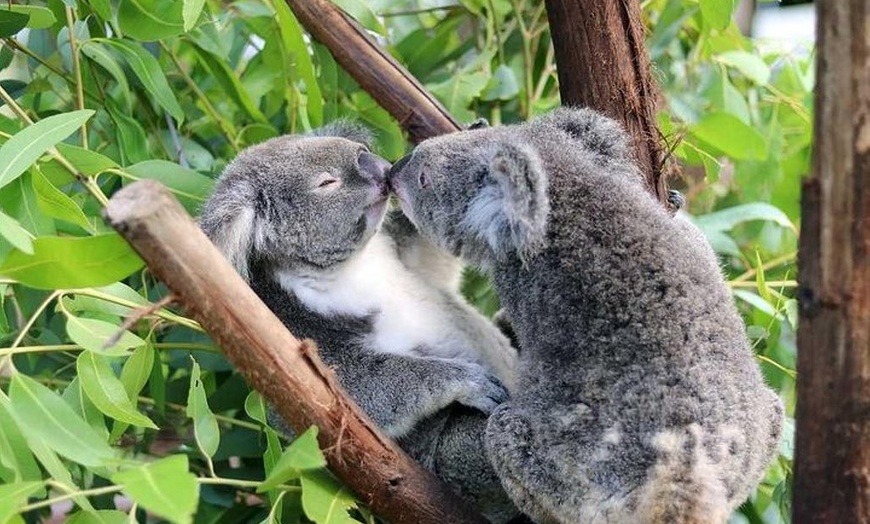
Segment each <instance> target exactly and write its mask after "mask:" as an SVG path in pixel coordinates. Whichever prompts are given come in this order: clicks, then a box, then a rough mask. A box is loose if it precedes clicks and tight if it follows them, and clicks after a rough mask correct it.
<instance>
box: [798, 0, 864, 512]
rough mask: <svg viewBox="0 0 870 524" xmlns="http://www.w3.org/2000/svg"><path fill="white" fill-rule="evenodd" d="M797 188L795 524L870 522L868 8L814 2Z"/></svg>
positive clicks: (845, 1)
mask: <svg viewBox="0 0 870 524" xmlns="http://www.w3.org/2000/svg"><path fill="white" fill-rule="evenodd" d="M818 6H819V12H818V47H819V54H818V74H817V78H818V87H817V90H816V103H815V107H816V117H815V118H816V120H815V153H814V160H813V171H814V173H813V176H812V178H810V179H808V180H807V181H806V182H805V183H804V186H803V201H802V204H801V206H802V207H801V213H802V217H803V218H802V221H803V225H802V231H801V238H800V255H799V260H798V262H799V267H800V292H799V299H800V330H799V331H798V406H797V450H796V458H795V485H794V522H795V523H796V524H810V523H812V524H824V523H831V524H840V523H847V522H848V523H850V524H861V523H864V524H867V523H870V1H868V0H829V1H827V2H821V3H819V4H818Z"/></svg>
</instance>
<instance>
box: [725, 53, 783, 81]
mask: <svg viewBox="0 0 870 524" xmlns="http://www.w3.org/2000/svg"><path fill="white" fill-rule="evenodd" d="M715 58H716V60H718V61H719V62H722V63H723V64H725V65H727V66H729V67H733V68H734V69H736V70H738V71H740V72H741V73H742V74H743V76H745V77H746V78H748V79H750V80H752V81H753V82H755V83H756V84H758V85H760V86H763V85H767V83H768V82H770V67H769V66H768V65H767V64H766V63H765V62H764V60H762V59H761V57H759V56H758V55H757V54H753V53H749V52H747V51H726V52H724V53H720V54H718V55H716V57H715Z"/></svg>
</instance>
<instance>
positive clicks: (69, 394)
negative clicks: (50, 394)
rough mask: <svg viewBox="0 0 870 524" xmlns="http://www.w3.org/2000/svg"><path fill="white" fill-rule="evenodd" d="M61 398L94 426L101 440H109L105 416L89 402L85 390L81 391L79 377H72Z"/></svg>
mask: <svg viewBox="0 0 870 524" xmlns="http://www.w3.org/2000/svg"><path fill="white" fill-rule="evenodd" d="M61 398H63V400H64V402H66V403H67V404H69V406H70V407H71V408H72V409H73V411H74V412H75V414H76V415H78V416H80V417H81V418H82V419H84V421H85V422H87V423H88V425H89V426H91V427H92V428H94V431H96V432H97V434H98V435H100V437H101V438H102V439H103V440H105V441H107V442H110V441H109V431H108V429H106V417H105V416H104V415H103V412H102V411H100V410H99V408H97V406H95V405H94V403H93V402H91V399H89V398H88V396H87V395H86V394H85V392H84V391H82V382H81V380H79V377H75V378H74V379H72V382H70V383H69V385H68V386H67V387H66V388H65V389H64V390H63V394H62V395H61ZM114 441H115V440H112V441H111V442H114Z"/></svg>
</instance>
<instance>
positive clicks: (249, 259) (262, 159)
mask: <svg viewBox="0 0 870 524" xmlns="http://www.w3.org/2000/svg"><path fill="white" fill-rule="evenodd" d="M368 140H369V139H368V137H367V134H366V132H365V131H364V130H363V129H361V128H359V127H356V126H354V125H351V124H348V123H339V124H336V125H333V126H331V127H327V128H324V129H321V130H319V131H317V132H315V133H313V134H311V135H296V136H283V137H279V138H275V139H272V140H269V141H267V142H264V143H262V144H259V145H256V146H253V147H250V148H248V149H246V150H244V151H242V152H241V153H240V154H239V155H238V157H237V158H236V159H235V160H234V161H233V162H232V163H230V165H229V166H228V167H227V168H226V170H225V171H224V173H223V174H222V176H221V177H220V179H219V181H218V183H217V185H216V187H215V189H214V192H213V194H212V196H211V197H210V199H209V200H208V201H207V202H206V204H205V206H204V208H203V210H202V215H201V217H200V225H201V227H202V229H203V230H204V231H205V233H206V234H207V235H208V236H209V237H210V238H211V240H212V241H213V242H214V243H215V245H216V246H217V247H218V248H219V249H220V250H221V251H222V252H223V254H224V255H225V256H226V258H227V259H228V260H229V261H230V262H231V263H232V264H233V265H234V266H235V268H236V270H237V271H238V272H239V273H240V274H241V275H242V276H243V277H244V278H245V279H246V280H247V281H248V283H249V284H250V285H251V287H252V289H253V290H254V291H255V292H256V293H257V294H258V295H259V296H260V298H261V299H262V300H263V301H264V302H265V303H266V305H267V306H269V308H270V309H271V310H272V311H273V312H274V313H275V314H276V315H277V316H278V317H279V318H280V319H281V320H282V321H283V322H284V324H285V325H286V326H287V327H288V328H289V329H290V330H291V331H292V332H293V333H294V334H295V335H296V336H298V337H302V338H311V339H313V340H315V341H316V342H317V343H318V347H319V348H320V356H321V358H322V359H323V360H324V362H325V363H326V364H327V365H329V366H331V367H332V368H333V369H334V370H335V372H336V374H337V375H338V379H339V381H340V383H341V384H342V386H343V387H344V388H345V389H346V390H347V391H348V393H349V394H350V395H351V396H352V397H353V399H354V400H355V401H356V402H357V403H358V404H359V405H360V407H361V408H362V409H363V410H364V411H365V412H366V413H368V415H369V416H371V417H372V419H373V420H374V421H375V422H376V423H377V424H378V425H379V426H380V427H381V428H383V429H384V430H385V431H386V433H387V434H389V435H390V436H392V437H394V438H397V439H398V440H399V443H400V445H402V447H403V448H405V449H406V450H407V451H409V453H411V454H412V456H414V457H415V458H416V459H417V460H419V461H420V462H422V463H423V464H424V465H425V466H427V467H429V468H430V469H432V470H433V471H434V472H435V473H436V474H437V475H438V476H439V477H441V478H442V479H444V480H446V481H447V482H448V483H449V484H451V485H452V486H453V487H454V488H455V489H456V490H457V491H458V492H459V494H460V495H462V496H464V497H465V498H467V499H469V500H470V501H471V502H472V503H474V504H476V505H477V506H478V507H479V508H480V509H481V511H482V512H484V513H485V514H486V515H487V516H489V517H490V518H491V519H492V520H493V521H494V522H504V521H506V520H507V519H508V518H510V517H512V516H513V515H515V514H516V509H515V507H514V506H513V504H512V503H511V502H510V500H509V499H508V498H507V496H506V495H505V494H504V491H503V489H502V487H501V484H500V483H499V480H498V478H497V477H496V475H495V473H494V471H493V469H492V467H491V465H490V464H489V462H488V461H487V458H486V455H485V448H484V446H483V434H484V430H485V428H486V417H487V415H488V414H489V413H490V412H491V411H492V410H493V409H494V408H495V407H496V405H497V404H498V403H500V402H502V401H504V400H505V399H506V398H507V391H506V389H505V387H504V386H503V384H504V385H506V386H512V384H513V382H514V366H515V362H516V352H515V350H514V349H513V348H512V347H511V346H510V343H509V342H508V340H507V339H506V338H505V337H504V336H503V335H502V334H501V333H500V332H499V331H498V329H497V328H496V327H495V326H494V325H493V324H492V323H491V322H489V321H488V320H487V319H486V318H485V317H483V316H482V315H481V314H480V313H478V312H477V311H475V310H474V309H473V308H472V307H471V306H469V305H468V304H467V303H466V302H465V301H464V300H463V299H462V298H461V296H460V295H459V292H458V285H459V278H460V270H461V266H460V263H459V261H458V260H457V259H456V258H455V257H453V256H451V255H448V254H447V253H445V252H444V251H442V250H439V249H437V248H435V247H434V246H433V245H432V244H431V243H430V242H428V241H427V240H425V239H424V238H423V237H421V236H420V235H419V234H418V233H417V230H416V229H415V228H414V227H413V225H411V224H410V223H409V222H408V221H407V219H405V218H404V216H403V215H402V214H401V213H394V214H390V215H389V217H388V218H387V220H386V223H383V221H384V217H385V215H386V214H387V206H388V196H389V194H388V189H387V185H386V180H385V175H386V172H387V170H388V169H389V167H390V164H389V163H388V162H387V161H385V160H383V159H381V158H379V157H377V156H375V155H373V154H372V153H370V152H369V150H368V147H367V145H366V144H367V143H368ZM382 226H383V227H382Z"/></svg>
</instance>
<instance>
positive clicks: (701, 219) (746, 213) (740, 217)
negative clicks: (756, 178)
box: [692, 202, 796, 231]
mask: <svg viewBox="0 0 870 524" xmlns="http://www.w3.org/2000/svg"><path fill="white" fill-rule="evenodd" d="M751 220H765V221H768V222H774V223H776V224H779V225H780V226H782V227H786V228H788V229H791V230H792V231H794V230H795V229H796V228H795V226H794V224H792V222H791V220H789V218H788V216H786V214H785V213H783V212H782V211H780V210H779V208H776V207H774V206H772V205H770V204H766V203H764V202H753V203H751V204H741V205H739V206H734V207H729V208H727V209H722V210H720V211H714V212H712V213H708V214H706V215H700V216H696V217H694V218H693V219H692V221H693V222H694V223H695V225H697V226H698V227H699V228H701V229H702V230H705V231H706V230H712V231H728V230H730V229H733V228H734V227H735V226H736V225H738V224H742V223H744V222H749V221H751Z"/></svg>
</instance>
